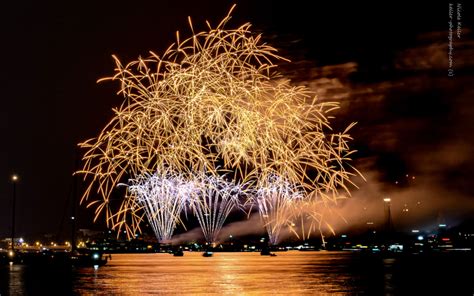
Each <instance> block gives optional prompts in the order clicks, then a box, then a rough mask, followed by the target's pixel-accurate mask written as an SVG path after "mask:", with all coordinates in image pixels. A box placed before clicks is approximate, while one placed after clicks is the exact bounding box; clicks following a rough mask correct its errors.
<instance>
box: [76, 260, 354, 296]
mask: <svg viewBox="0 0 474 296" xmlns="http://www.w3.org/2000/svg"><path fill="white" fill-rule="evenodd" d="M346 261H347V258H346V257H345V256H344V254H341V253H340V252H339V253H331V252H299V251H290V252H282V253H278V256H276V257H269V256H260V254H259V253H214V256H213V257H210V258H206V257H203V256H202V254H201V253H198V252H185V255H184V257H174V256H172V255H170V254H117V255H113V257H112V260H111V261H109V263H108V264H107V266H104V267H101V268H100V269H98V270H95V271H94V270H93V269H81V270H80V271H79V274H78V275H77V277H76V280H75V281H74V283H73V289H74V291H75V292H77V293H79V294H85V295H87V294H93V295H197V294H200V295H271V294H279V295H310V294H311V295H314V294H316V295H325V294H331V295H346V294H349V293H350V292H351V288H350V287H348V286H347V282H348V280H349V279H350V275H349V274H347V273H346V272H344V268H342V265H344V262H346ZM352 292H353V291H352Z"/></svg>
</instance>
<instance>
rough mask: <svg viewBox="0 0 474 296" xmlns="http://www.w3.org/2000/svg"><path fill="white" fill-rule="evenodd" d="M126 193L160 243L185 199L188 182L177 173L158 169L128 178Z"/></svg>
mask: <svg viewBox="0 0 474 296" xmlns="http://www.w3.org/2000/svg"><path fill="white" fill-rule="evenodd" d="M129 183H130V184H131V185H129V186H128V190H129V192H130V194H133V195H135V196H136V201H137V203H138V204H139V205H140V206H141V207H142V209H143V210H144V211H145V213H146V217H147V220H148V222H149V224H150V225H151V227H152V228H153V231H154V232H155V234H156V237H157V238H158V240H159V241H160V242H169V241H170V239H171V237H172V236H173V232H174V230H175V228H176V225H177V223H180V222H182V221H181V219H180V214H181V212H182V210H183V208H184V205H185V203H186V201H187V200H188V199H189V195H190V194H191V193H190V190H189V188H188V186H189V183H188V182H187V181H186V180H185V179H184V178H183V177H182V176H180V175H177V174H174V175H171V174H169V173H164V174H163V172H158V173H155V174H153V175H148V174H145V175H142V176H138V177H137V178H136V179H131V180H129Z"/></svg>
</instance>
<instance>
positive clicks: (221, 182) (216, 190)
mask: <svg viewBox="0 0 474 296" xmlns="http://www.w3.org/2000/svg"><path fill="white" fill-rule="evenodd" d="M193 184H195V185H194V186H193V187H194V188H198V190H196V191H195V194H194V195H192V196H191V198H190V200H189V207H190V209H192V211H193V212H194V214H195V216H196V217H197V219H198V221H199V224H200V226H201V229H202V232H203V234H204V237H205V239H206V242H207V243H209V244H215V243H216V242H217V238H218V235H219V232H220V230H221V229H222V226H223V225H224V222H225V220H226V219H227V217H228V216H229V214H230V212H231V211H232V210H233V209H235V208H239V207H240V206H241V204H240V200H241V199H242V197H244V196H245V195H246V190H245V186H244V185H242V184H236V183H235V182H233V181H227V180H225V177H221V176H218V177H216V176H206V175H204V174H203V175H200V176H198V178H197V179H196V180H195V181H194V182H193Z"/></svg>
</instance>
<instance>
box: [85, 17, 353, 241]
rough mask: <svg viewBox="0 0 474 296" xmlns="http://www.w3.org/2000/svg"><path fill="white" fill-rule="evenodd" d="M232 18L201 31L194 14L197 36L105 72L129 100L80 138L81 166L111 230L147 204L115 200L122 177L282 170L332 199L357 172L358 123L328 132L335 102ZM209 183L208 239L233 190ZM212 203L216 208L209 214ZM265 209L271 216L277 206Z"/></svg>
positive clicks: (135, 225) (136, 227)
mask: <svg viewBox="0 0 474 296" xmlns="http://www.w3.org/2000/svg"><path fill="white" fill-rule="evenodd" d="M231 11H232V10H231ZM229 19H230V13H229V15H228V16H227V17H226V18H224V20H223V21H222V22H221V23H220V24H219V25H218V26H217V27H216V28H212V27H211V25H210V24H208V26H209V31H205V32H200V33H194V29H193V26H192V23H191V20H190V21H189V23H190V26H191V30H192V31H193V35H192V37H191V38H188V39H185V40H182V39H181V38H180V35H179V33H177V40H176V43H174V44H173V45H172V46H170V47H169V48H168V50H166V51H165V52H164V54H163V55H161V56H159V55H158V54H155V53H153V52H151V54H150V56H149V57H148V58H140V59H138V60H137V61H133V62H130V63H128V64H127V65H123V64H122V63H121V62H120V61H119V59H118V58H116V57H114V59H115V61H116V65H117V68H116V75H114V76H113V77H110V78H106V79H111V80H118V81H120V83H121V87H120V90H119V94H121V95H123V96H124V97H125V100H124V102H123V104H122V105H121V106H120V107H119V108H116V109H114V112H115V116H114V118H113V119H112V120H111V121H110V122H109V123H108V124H107V125H106V127H105V128H104V129H103V130H102V132H101V133H100V134H99V136H98V137H97V138H94V139H91V140H89V141H86V142H84V143H82V144H81V146H82V147H83V148H85V149H87V151H86V153H85V155H84V157H83V160H84V167H83V169H82V170H81V171H79V173H82V174H84V178H85V179H87V180H89V181H90V185H89V187H88V189H87V190H86V191H85V193H84V196H83V201H85V200H89V199H92V198H93V196H99V198H98V199H96V200H92V201H90V203H89V206H95V207H96V216H95V219H97V218H98V217H99V215H101V214H102V213H104V214H105V217H106V221H107V223H108V225H109V226H111V227H112V228H117V229H122V228H124V229H125V230H126V231H127V233H128V234H129V235H132V234H134V233H135V232H136V231H140V222H141V221H142V220H143V217H144V216H143V214H142V212H141V211H142V210H143V209H144V210H145V211H147V206H145V207H144V206H143V199H140V198H139V197H138V196H139V195H134V194H125V197H124V198H123V199H122V201H121V204H120V205H118V206H115V207H114V206H113V204H114V202H112V200H111V195H112V192H113V191H114V189H115V188H116V186H117V184H119V183H120V182H123V181H124V180H127V179H134V178H140V177H138V176H146V175H151V174H154V173H156V172H160V171H161V170H163V168H164V167H166V168H167V169H166V170H169V171H171V172H176V173H179V174H185V175H196V174H197V172H203V171H206V172H209V175H212V176H219V175H221V176H222V175H224V174H228V175H232V176H231V177H230V178H231V179H233V180H240V181H241V182H242V183H246V182H249V181H251V180H252V181H253V182H254V183H255V184H258V183H259V180H269V179H271V178H272V176H285V182H289V184H295V186H296V185H297V186H298V188H299V187H301V188H302V190H304V196H305V197H307V198H309V199H311V198H313V197H314V196H317V197H318V198H322V199H325V200H333V201H335V200H336V197H337V196H338V191H339V190H345V191H347V192H349V190H348V187H347V184H348V183H351V181H350V177H351V176H352V175H353V174H354V173H353V172H355V173H357V171H356V170H355V169H353V168H352V167H351V166H349V165H347V161H348V160H350V159H349V157H350V154H351V153H352V152H353V151H351V150H350V148H349V146H348V141H349V140H350V139H351V138H350V136H349V135H348V131H349V129H350V128H351V127H352V126H353V124H351V125H349V127H348V128H347V129H346V130H345V131H344V132H342V133H335V134H333V133H330V123H329V118H330V117H329V113H330V112H331V111H332V110H334V109H336V108H337V107H338V105H337V104H336V103H331V102H321V101H319V100H318V99H317V98H316V97H315V96H314V95H313V94H312V93H310V92H309V91H308V89H306V88H305V87H295V86H293V85H291V84H290V82H289V81H287V80H284V79H282V77H281V76H280V75H279V74H278V73H277V72H276V66H275V65H274V62H275V61H276V60H284V59H283V58H281V57H279V56H278V55H277V54H276V50H275V49H274V48H272V47H270V46H268V45H266V44H264V43H263V42H262V41H261V36H260V35H253V34H252V33H251V31H250V24H244V25H243V26H240V27H238V28H236V29H225V26H226V24H227V23H228V21H229ZM348 168H350V170H347V169H348ZM159 174H161V175H163V173H161V172H160V173H159ZM201 179H202V178H201ZM216 180H217V179H216ZM215 182H217V184H216V183H215ZM260 183H261V182H260ZM203 184H206V186H208V187H206V186H204V188H203V189H202V190H201V192H203V193H206V194H204V195H202V196H208V197H209V198H208V197H205V198H203V199H202V200H201V205H200V206H199V207H198V208H202V209H201V210H198V211H196V213H197V214H198V215H197V216H198V219H199V221H200V223H201V226H203V225H204V227H203V231H205V236H206V239H207V240H208V241H215V239H216V237H215V235H216V233H215V231H216V229H220V228H219V227H221V226H222V225H221V224H222V223H223V221H224V220H222V219H221V218H220V217H226V216H227V214H228V210H229V208H228V207H227V203H226V202H224V203H223V202H222V200H229V201H230V200H234V198H233V194H232V193H230V192H225V190H221V189H218V188H220V186H223V185H222V184H221V182H220V181H215V180H214V181H213V180H205V181H204V180H203V183H202V184H201V185H200V186H202V185H203ZM156 186H158V187H159V185H158V184H156ZM216 186H217V187H216ZM272 186H273V185H272ZM224 187H225V188H226V190H233V189H232V188H234V187H232V186H231V187H232V188H230V187H226V186H224ZM281 189H282V190H285V189H284V188H281ZM94 190H96V192H97V195H96V194H93V192H94ZM129 190H130V188H129ZM170 190H171V188H170ZM262 190H263V189H262ZM278 194H279V195H281V196H282V197H283V196H287V195H288V194H289V193H288V194H287V193H285V192H284V193H278ZM261 196H263V195H261ZM270 196H271V195H270ZM211 197H212V198H218V199H220V200H221V202H220V203H215V202H214V201H213V200H212V198H211ZM266 198H267V197H266ZM267 200H268V198H267V199H266V200H265V202H264V204H266V203H267ZM277 200H278V199H277ZM206 203H207V204H206ZM217 204H219V206H217ZM165 205H166V206H170V207H174V205H175V204H174V203H173V202H170V201H163V204H162V205H160V208H159V209H160V210H159V211H158V212H159V213H164V212H167V211H165V210H163V207H165ZM262 206H263V204H262ZM267 208H268V205H267ZM278 208H279V207H278ZM211 209H212V211H214V209H215V210H216V211H218V214H216V215H214V216H212V218H211V215H210V213H209V212H207V211H208V210H211ZM219 211H222V212H219ZM265 211H266V212H267V214H265V215H273V213H272V207H270V208H269V210H268V211H267V210H265ZM199 213H202V215H200V214H199ZM206 214H209V216H206ZM171 216H173V215H171ZM148 217H150V214H148ZM152 217H154V216H153V215H152ZM207 219H211V220H207ZM213 219H216V220H213ZM172 220H173V219H172ZM209 223H211V224H212V225H216V226H212V227H210V226H209ZM213 223H214V224H213ZM218 225H221V226H219V227H218ZM267 225H268V224H267ZM209 227H210V228H209ZM158 233H159V232H158ZM166 236H167V235H166ZM163 237H165V236H163Z"/></svg>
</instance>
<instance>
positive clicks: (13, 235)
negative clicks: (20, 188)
mask: <svg viewBox="0 0 474 296" xmlns="http://www.w3.org/2000/svg"><path fill="white" fill-rule="evenodd" d="M17 181H18V176H17V175H12V183H13V202H12V252H14V251H15V214H16V210H15V209H16V182H17Z"/></svg>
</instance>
